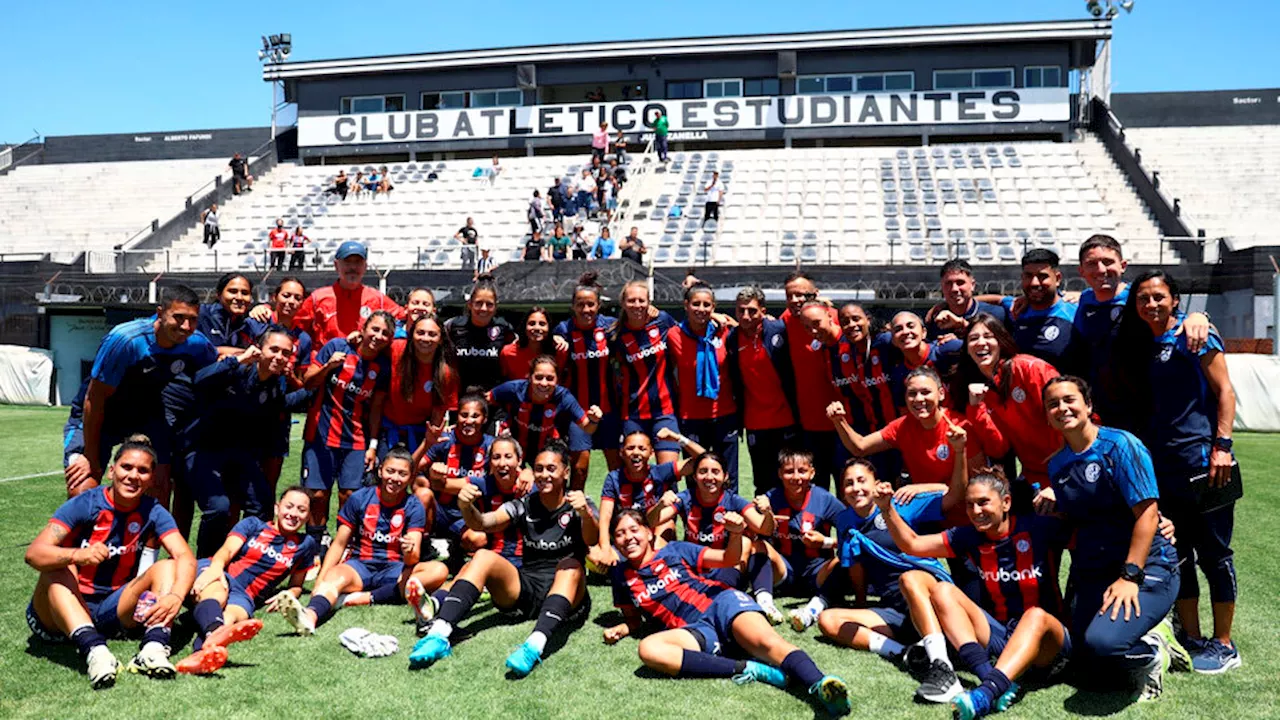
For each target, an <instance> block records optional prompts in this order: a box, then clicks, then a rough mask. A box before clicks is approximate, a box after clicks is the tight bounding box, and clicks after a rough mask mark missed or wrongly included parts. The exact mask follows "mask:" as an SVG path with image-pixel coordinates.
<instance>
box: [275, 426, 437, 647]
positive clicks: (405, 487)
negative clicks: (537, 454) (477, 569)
mask: <svg viewBox="0 0 1280 720" xmlns="http://www.w3.org/2000/svg"><path fill="white" fill-rule="evenodd" d="M411 460H412V456H411V455H410V453H409V451H408V450H406V449H404V448H403V447H396V448H392V449H391V451H389V452H388V453H387V456H386V457H385V458H383V459H382V464H381V465H380V466H379V467H378V485H375V486H373V487H365V488H361V489H359V490H357V491H355V492H354V493H352V495H351V497H350V498H348V500H347V502H346V503H345V504H343V506H342V510H340V511H339V512H338V533H337V535H336V536H335V537H334V539H333V543H332V544H331V545H329V551H328V552H326V553H325V556H324V564H323V565H322V566H321V568H320V579H319V580H318V581H317V582H316V585H315V588H314V589H312V591H311V601H310V602H309V603H308V604H307V607H305V608H304V607H303V606H302V603H300V602H298V599H297V598H296V597H294V595H293V593H290V592H284V593H281V594H280V595H277V596H276V597H277V598H279V601H278V607H279V609H280V611H281V612H282V613H283V614H284V618H285V620H287V621H288V622H289V624H290V625H292V626H293V627H294V629H295V630H297V631H298V633H299V634H301V635H311V634H313V633H314V632H315V631H316V626H317V625H319V624H320V623H322V622H324V621H325V620H326V619H327V618H328V617H329V613H330V611H331V610H332V609H333V605H334V603H335V602H336V601H337V599H338V596H339V595H341V594H343V593H349V595H348V597H347V598H346V599H345V600H344V603H343V604H345V605H368V604H370V603H373V604H383V603H387V602H391V601H392V600H394V599H395V598H396V597H397V596H398V595H400V593H401V592H402V588H403V587H404V584H405V583H406V582H407V581H408V580H409V577H410V575H411V574H414V573H418V572H422V573H423V574H431V573H435V572H437V571H438V569H437V568H435V567H434V566H433V564H432V563H418V554H419V552H420V551H421V548H422V530H423V526H424V525H425V524H426V522H427V514H426V511H425V510H423V508H422V503H421V502H420V501H419V500H418V498H417V497H416V496H415V495H413V493H411V492H409V481H410V476H411V472H410V465H411ZM353 536H354V539H353ZM353 540H354V541H353ZM348 549H350V551H351V553H350V555H349V556H348V557H347V559H346V560H343V559H342V557H343V554H344V553H345V552H346V551H347V550H348ZM434 565H440V563H435V564H434ZM441 567H443V566H441ZM411 568H412V570H411Z"/></svg>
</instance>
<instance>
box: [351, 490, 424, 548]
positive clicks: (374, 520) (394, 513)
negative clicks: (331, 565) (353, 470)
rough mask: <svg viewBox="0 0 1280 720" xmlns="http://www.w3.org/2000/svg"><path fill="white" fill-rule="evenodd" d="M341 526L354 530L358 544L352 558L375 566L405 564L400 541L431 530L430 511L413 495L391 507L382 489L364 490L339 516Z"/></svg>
mask: <svg viewBox="0 0 1280 720" xmlns="http://www.w3.org/2000/svg"><path fill="white" fill-rule="evenodd" d="M338 524H340V525H346V526H347V527H349V528H351V533H352V534H353V535H354V536H355V543H354V544H353V545H351V546H349V547H348V550H350V551H351V557H353V558H355V559H357V560H372V561H373V562H404V553H403V552H401V550H400V539H401V538H402V537H404V536H405V535H408V534H409V533H411V532H422V531H423V530H424V529H425V528H426V526H427V511H426V510H424V509H423V508H422V501H420V500H418V496H416V495H414V494H413V493H405V496H404V498H402V499H401V500H400V502H398V503H395V504H393V505H387V504H386V503H384V502H383V501H382V488H380V487H377V486H372V487H364V488H360V489H359V490H357V491H355V492H354V493H352V494H351V497H349V498H347V501H346V502H345V503H343V505H342V510H340V511H339V512H338Z"/></svg>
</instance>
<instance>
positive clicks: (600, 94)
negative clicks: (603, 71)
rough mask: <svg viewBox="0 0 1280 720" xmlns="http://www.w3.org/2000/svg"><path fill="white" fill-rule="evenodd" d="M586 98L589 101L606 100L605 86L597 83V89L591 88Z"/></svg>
mask: <svg viewBox="0 0 1280 720" xmlns="http://www.w3.org/2000/svg"><path fill="white" fill-rule="evenodd" d="M586 99H587V100H588V101H589V102H604V88H602V87H600V86H599V85H597V86H596V89H595V90H591V91H589V92H588V93H587V94H586Z"/></svg>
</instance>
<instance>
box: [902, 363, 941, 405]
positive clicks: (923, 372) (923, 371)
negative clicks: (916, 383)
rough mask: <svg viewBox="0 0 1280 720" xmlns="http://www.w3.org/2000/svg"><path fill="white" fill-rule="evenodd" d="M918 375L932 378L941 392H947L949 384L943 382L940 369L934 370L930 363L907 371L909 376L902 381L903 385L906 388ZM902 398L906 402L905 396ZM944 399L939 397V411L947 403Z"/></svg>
mask: <svg viewBox="0 0 1280 720" xmlns="http://www.w3.org/2000/svg"><path fill="white" fill-rule="evenodd" d="M918 377H923V378H929V379H930V380H932V381H933V385H934V387H936V388H938V393H939V394H942V393H945V392H946V390H947V386H946V385H945V384H944V383H943V382H942V377H941V376H940V375H938V371H937V370H934V369H933V368H931V367H929V366H928V365H921V366H920V367H918V368H916V369H914V370H912V371H911V372H909V373H907V377H906V378H905V379H904V380H903V381H902V387H903V388H904V389H905V388H906V386H907V385H908V384H910V382H911V381H912V380H914V379H916V378H918ZM895 399H896V398H895ZM902 400H903V402H904V403H905V402H906V398H905V397H904V398H902ZM942 400H943V399H942V398H940V399H939V402H938V412H942V410H943V408H944V407H945V404H944V403H943V402H942Z"/></svg>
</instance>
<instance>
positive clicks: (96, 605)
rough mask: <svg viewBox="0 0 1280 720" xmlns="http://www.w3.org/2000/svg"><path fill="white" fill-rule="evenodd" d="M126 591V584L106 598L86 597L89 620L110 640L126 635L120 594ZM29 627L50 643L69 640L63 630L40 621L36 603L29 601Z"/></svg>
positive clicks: (32, 631)
mask: <svg viewBox="0 0 1280 720" xmlns="http://www.w3.org/2000/svg"><path fill="white" fill-rule="evenodd" d="M123 593H124V586H123V585H121V586H120V587H118V588H116V590H115V591H114V592H112V593H111V594H110V595H107V596H106V597H104V598H96V599H95V598H90V597H86V598H85V599H84V604H85V607H87V608H88V609H89V620H90V621H91V622H93V627H94V629H96V630H97V631H98V632H100V633H102V636H103V637H105V638H107V639H108V640H110V639H113V638H119V637H124V636H125V634H126V630H127V628H125V626H124V625H122V624H121V623H120V615H119V608H120V596H121V595H122V594H123ZM27 627H28V628H30V629H31V634H32V635H34V636H36V637H37V638H40V639H41V640H43V641H45V642H48V643H62V642H66V641H67V639H68V638H67V636H66V634H65V633H63V632H62V631H61V630H58V629H56V628H51V627H49V626H48V625H45V624H44V623H43V622H41V621H40V616H39V615H36V607H35V603H33V602H29V603H27Z"/></svg>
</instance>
